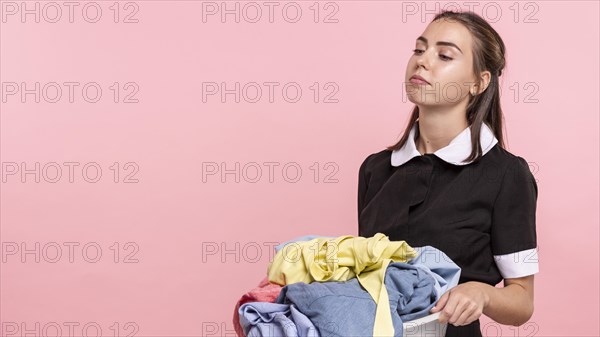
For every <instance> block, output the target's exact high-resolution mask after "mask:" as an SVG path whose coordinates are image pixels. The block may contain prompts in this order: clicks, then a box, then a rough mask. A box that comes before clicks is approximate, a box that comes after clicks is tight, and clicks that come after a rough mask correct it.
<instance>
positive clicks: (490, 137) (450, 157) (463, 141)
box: [391, 120, 498, 166]
mask: <svg viewBox="0 0 600 337" xmlns="http://www.w3.org/2000/svg"><path fill="white" fill-rule="evenodd" d="M418 127H419V123H418V120H417V122H416V123H415V124H414V126H413V128H412V129H411V130H410V134H409V136H408V140H407V141H406V144H404V146H403V147H402V148H401V149H399V150H394V151H392V160H391V161H392V166H400V165H402V164H404V163H406V162H407V161H409V160H411V159H412V158H414V157H416V156H421V155H422V154H421V153H420V152H419V151H418V150H417V146H416V144H415V133H416V130H417V128H418ZM479 142H480V144H481V149H482V152H483V155H485V154H486V153H487V152H488V151H489V150H491V149H492V147H494V145H496V143H498V139H497V138H496V136H494V132H493V131H492V129H490V127H489V126H488V125H487V124H485V123H483V124H482V125H481V132H480V137H479ZM433 154H434V155H436V156H437V157H439V158H441V159H442V160H444V161H446V162H448V163H450V164H453V165H467V164H470V163H471V162H472V161H468V162H465V161H464V160H465V159H466V158H467V157H468V156H469V155H470V154H471V128H470V127H467V128H466V129H464V130H463V131H462V132H461V133H459V134H458V135H457V136H456V137H454V139H452V141H451V142H450V144H448V145H447V146H445V147H443V148H441V149H439V150H437V151H435V152H434V153H433Z"/></svg>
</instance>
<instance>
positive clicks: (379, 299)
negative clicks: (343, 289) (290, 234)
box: [267, 233, 417, 336]
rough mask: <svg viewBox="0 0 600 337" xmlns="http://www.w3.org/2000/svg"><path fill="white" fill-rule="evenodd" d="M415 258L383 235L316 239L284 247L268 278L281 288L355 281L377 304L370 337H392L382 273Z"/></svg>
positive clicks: (402, 244)
mask: <svg viewBox="0 0 600 337" xmlns="http://www.w3.org/2000/svg"><path fill="white" fill-rule="evenodd" d="M415 257H417V251H416V250H414V249H413V248H412V247H410V246H409V245H408V244H407V243H406V242H405V241H390V240H389V238H388V237H387V236H386V235H384V234H382V233H377V234H375V235H374V236H373V237H369V238H364V237H361V236H351V235H345V236H340V237H337V238H315V239H312V240H310V241H302V242H292V243H289V244H287V245H285V246H284V247H283V248H282V249H280V250H279V251H278V252H277V254H275V257H274V258H273V261H272V262H271V263H270V264H269V267H268V269H267V275H268V278H269V281H271V282H273V283H277V284H280V285H286V284H292V283H296V282H304V283H311V282H314V281H317V282H327V281H347V280H349V279H351V278H353V277H356V278H358V281H359V282H360V284H361V285H362V286H363V287H364V288H365V289H366V290H367V291H368V292H369V294H370V295H371V297H372V298H373V300H374V301H375V303H376V304H377V311H376V313H375V324H374V326H373V336H394V326H393V324H392V315H391V312H390V307H389V298H388V294H387V290H386V288H385V283H384V281H385V272H386V269H387V267H388V265H389V264H390V262H392V261H393V262H407V261H409V260H411V259H413V258H415ZM380 303H381V305H379V304H380Z"/></svg>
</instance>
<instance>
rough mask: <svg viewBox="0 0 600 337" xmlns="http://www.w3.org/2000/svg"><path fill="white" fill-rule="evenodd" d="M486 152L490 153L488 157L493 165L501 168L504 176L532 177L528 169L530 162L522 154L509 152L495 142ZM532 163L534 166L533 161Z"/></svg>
mask: <svg viewBox="0 0 600 337" xmlns="http://www.w3.org/2000/svg"><path fill="white" fill-rule="evenodd" d="M488 154H489V155H490V156H489V158H488V159H490V160H491V162H492V163H493V165H497V166H498V167H500V168H501V170H502V174H503V176H504V177H505V178H509V177H520V178H527V179H531V178H532V177H533V173H532V172H531V169H530V162H528V161H527V160H526V159H525V158H524V157H523V156H520V155H518V154H516V153H514V152H511V151H509V150H507V149H505V148H503V147H501V146H500V145H499V144H496V146H494V148H492V149H491V150H490V152H489V153H488ZM486 156H487V155H486ZM532 164H533V166H535V163H532ZM515 179H516V178H515Z"/></svg>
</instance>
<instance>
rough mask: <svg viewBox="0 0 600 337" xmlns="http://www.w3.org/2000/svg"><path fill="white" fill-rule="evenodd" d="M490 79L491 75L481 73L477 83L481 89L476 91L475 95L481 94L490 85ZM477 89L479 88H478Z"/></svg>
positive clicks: (486, 72) (485, 72)
mask: <svg viewBox="0 0 600 337" xmlns="http://www.w3.org/2000/svg"><path fill="white" fill-rule="evenodd" d="M491 79H492V74H491V73H490V72H489V71H487V70H486V71H483V72H481V76H479V83H481V89H480V90H478V91H477V94H478V95H479V94H481V93H483V92H484V91H485V89H487V87H488V85H490V80H491ZM478 88H479V87H478Z"/></svg>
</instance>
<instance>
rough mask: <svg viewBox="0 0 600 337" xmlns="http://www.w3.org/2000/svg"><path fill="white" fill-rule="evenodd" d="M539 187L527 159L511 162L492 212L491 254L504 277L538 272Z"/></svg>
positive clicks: (518, 158) (517, 158)
mask: <svg viewBox="0 0 600 337" xmlns="http://www.w3.org/2000/svg"><path fill="white" fill-rule="evenodd" d="M537 196H538V187H537V183H536V181H535V178H534V176H533V174H532V173H531V171H530V170H529V165H528V164H527V161H525V159H523V158H521V157H518V156H517V157H516V158H514V159H513V160H512V162H511V164H509V165H508V167H507V170H506V172H505V174H504V176H503V178H502V182H501V186H500V190H499V193H498V196H497V198H496V201H495V203H494V209H493V213H492V229H491V241H492V253H493V255H494V260H495V262H496V265H497V266H498V269H499V271H500V274H501V275H502V277H503V278H516V277H523V276H528V275H533V274H535V273H537V272H538V271H539V267H538V256H537V237H536V216H535V215H536V206H537Z"/></svg>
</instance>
